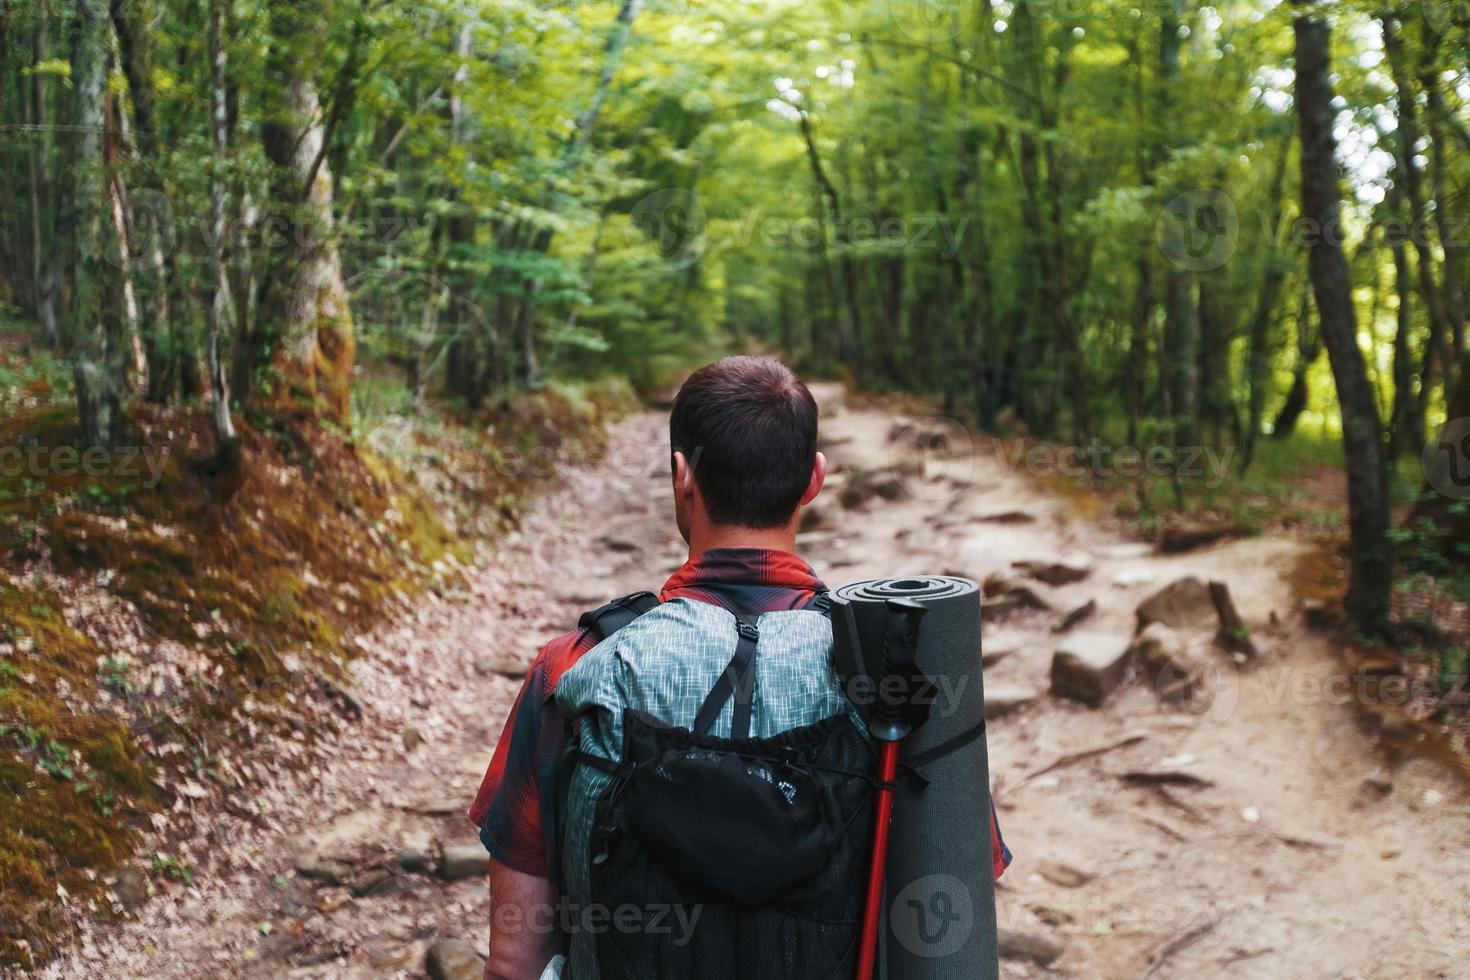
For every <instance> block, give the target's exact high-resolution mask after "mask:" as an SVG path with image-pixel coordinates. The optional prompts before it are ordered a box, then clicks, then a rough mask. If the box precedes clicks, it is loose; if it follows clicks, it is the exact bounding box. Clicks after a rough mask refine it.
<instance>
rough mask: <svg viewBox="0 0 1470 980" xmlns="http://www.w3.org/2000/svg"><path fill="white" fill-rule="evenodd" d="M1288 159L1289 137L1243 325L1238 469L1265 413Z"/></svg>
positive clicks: (1245, 463)
mask: <svg viewBox="0 0 1470 980" xmlns="http://www.w3.org/2000/svg"><path fill="white" fill-rule="evenodd" d="M1290 159H1291V140H1290V138H1283V139H1282V141H1281V155H1280V156H1279V157H1277V160H1276V170H1275V175H1274V176H1273V177H1272V179H1271V205H1270V207H1271V210H1270V213H1269V215H1268V220H1269V221H1270V231H1269V234H1270V236H1271V237H1270V241H1269V242H1268V247H1267V249H1266V268H1265V270H1264V271H1263V272H1262V273H1261V289H1260V292H1259V293H1258V294H1257V296H1256V306H1255V310H1254V311H1253V312H1252V314H1251V320H1250V326H1249V327H1247V328H1246V337H1247V342H1248V344H1249V350H1248V354H1247V357H1248V367H1247V372H1246V373H1247V375H1248V381H1249V383H1250V394H1249V396H1248V400H1247V403H1246V424H1245V431H1244V433H1243V438H1242V440H1241V443H1242V444H1241V459H1240V472H1242V473H1245V472H1246V471H1247V470H1249V469H1250V466H1251V462H1252V461H1253V460H1254V458H1255V451H1256V440H1257V439H1259V438H1260V435H1261V419H1262V418H1263V417H1264V415H1265V412H1266V393H1267V392H1268V391H1269V390H1270V388H1271V354H1272V345H1271V326H1272V324H1273V323H1274V322H1275V318H1276V306H1277V304H1278V303H1279V302H1280V301H1281V287H1282V286H1283V285H1285V283H1286V272H1287V269H1288V264H1287V260H1286V257H1285V256H1283V255H1282V254H1281V241H1280V229H1281V218H1282V210H1283V208H1282V205H1283V203H1284V202H1283V196H1284V192H1285V188H1286V169H1287V162H1288V161H1289V160H1290Z"/></svg>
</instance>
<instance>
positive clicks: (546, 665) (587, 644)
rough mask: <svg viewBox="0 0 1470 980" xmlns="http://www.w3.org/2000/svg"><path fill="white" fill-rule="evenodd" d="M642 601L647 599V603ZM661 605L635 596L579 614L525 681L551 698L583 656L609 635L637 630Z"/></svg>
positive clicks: (545, 648) (540, 655)
mask: <svg viewBox="0 0 1470 980" xmlns="http://www.w3.org/2000/svg"><path fill="white" fill-rule="evenodd" d="M643 597H647V601H645V600H644V598H643ZM662 605H666V603H660V602H659V601H658V597H657V596H655V595H653V594H652V593H649V592H635V593H631V594H629V595H626V596H620V597H618V598H616V599H613V600H611V601H609V602H608V603H606V604H605V605H602V606H599V607H597V608H596V609H592V610H588V611H586V612H583V613H581V614H580V615H579V617H578V621H577V625H576V626H575V627H573V628H572V629H569V630H567V631H566V632H565V633H562V634H560V635H558V636H556V637H554V638H552V639H551V640H550V641H548V642H547V643H546V644H545V645H544V646H543V647H542V648H541V650H540V652H539V653H537V655H536V659H535V661H534V662H533V663H532V665H531V670H530V672H529V674H528V676H527V681H528V682H534V683H535V684H536V687H537V689H538V691H539V692H540V693H542V694H544V695H545V696H548V697H549V696H551V695H552V694H553V693H555V691H556V685H557V682H558V681H560V680H561V678H562V676H563V675H564V674H566V672H567V671H569V670H571V669H572V668H573V667H574V666H576V664H577V661H579V660H581V659H582V656H583V655H584V654H586V653H587V652H588V651H589V650H591V649H592V648H593V647H595V646H597V645H598V644H599V643H601V642H602V640H603V639H604V638H606V637H608V636H610V635H611V634H613V633H621V632H622V631H623V630H624V629H627V628H628V627H630V626H636V625H637V622H638V620H640V619H642V618H643V617H644V616H645V615H646V614H647V613H648V612H650V611H652V610H653V609H655V608H659V607H661V606H662ZM619 609H628V610H632V611H634V615H631V616H627V615H619V614H618V610H619Z"/></svg>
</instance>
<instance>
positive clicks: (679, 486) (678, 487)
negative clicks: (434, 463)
mask: <svg viewBox="0 0 1470 980" xmlns="http://www.w3.org/2000/svg"><path fill="white" fill-rule="evenodd" d="M693 491H694V467H692V466H690V465H689V459H688V457H686V456H685V455H684V454H683V453H681V452H679V451H677V450H675V452H674V496H676V497H683V496H687V495H688V494H690V493H692V492H693Z"/></svg>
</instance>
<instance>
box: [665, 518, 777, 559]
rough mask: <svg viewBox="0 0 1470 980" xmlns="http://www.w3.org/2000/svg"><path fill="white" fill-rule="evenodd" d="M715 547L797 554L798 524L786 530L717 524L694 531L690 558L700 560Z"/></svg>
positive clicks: (690, 539)
mask: <svg viewBox="0 0 1470 980" xmlns="http://www.w3.org/2000/svg"><path fill="white" fill-rule="evenodd" d="M715 548H765V549H767V550H770V551H791V552H794V551H796V523H795V522H794V521H793V522H792V523H791V524H790V525H789V526H787V527H770V528H750V527H735V526H731V525H720V524H714V525H710V526H708V527H704V528H698V529H696V530H694V531H691V533H690V535H689V557H690V558H697V557H699V556H700V555H702V554H704V553H705V552H706V551H711V550H713V549H715Z"/></svg>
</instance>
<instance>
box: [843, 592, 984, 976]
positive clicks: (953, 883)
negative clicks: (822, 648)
mask: <svg viewBox="0 0 1470 980" xmlns="http://www.w3.org/2000/svg"><path fill="white" fill-rule="evenodd" d="M889 599H907V600H910V601H913V602H917V603H919V604H920V605H922V606H924V607H925V608H926V609H927V610H928V612H927V613H925V615H924V618H923V620H922V621H921V622H920V625H919V633H918V643H917V651H916V656H915V660H916V662H917V665H918V667H919V669H920V670H922V671H923V672H924V673H925V674H926V675H928V677H929V678H930V679H932V680H933V681H934V682H935V691H934V695H933V702H932V709H931V711H930V716H929V719H928V721H927V722H926V723H925V724H923V725H922V726H920V727H919V729H918V730H917V731H916V732H914V733H913V734H912V735H910V736H909V737H908V738H906V739H905V740H904V742H903V746H902V749H901V750H900V755H899V759H900V762H901V763H903V762H909V763H912V760H915V759H921V761H922V758H921V757H923V756H924V755H925V753H929V752H930V751H931V750H933V749H936V748H941V747H944V746H946V745H948V744H950V743H958V744H959V747H958V748H956V749H955V750H954V751H952V752H948V753H946V754H944V755H943V756H942V757H941V758H939V759H935V760H933V761H924V762H923V764H922V766H921V770H922V773H923V776H924V777H925V779H927V785H925V786H922V787H920V786H919V785H917V784H916V783H915V782H914V781H913V780H909V779H905V778H904V777H903V776H902V775H900V777H899V780H898V787H897V789H896V792H895V796H894V804H893V824H892V836H891V840H890V843H889V852H888V870H887V881H886V888H885V891H886V895H885V900H884V909H885V912H886V920H887V921H886V924H885V927H884V931H883V933H882V935H881V943H880V949H879V963H880V965H881V968H880V971H879V972H880V976H881V977H882V980H996V978H998V977H999V975H1000V962H999V957H998V955H997V946H996V922H995V879H994V868H993V864H992V855H991V839H990V813H991V810H990V768H989V762H988V759H987V756H986V748H985V737H984V727H983V726H984V722H985V689H984V680H983V678H982V676H981V669H980V587H979V586H978V585H977V584H976V583H974V582H972V581H971V580H969V579H965V578H956V577H953V576H948V575H912V576H906V577H902V578H890V579H873V580H871V581H867V582H855V583H853V584H851V585H847V586H843V587H842V588H840V589H838V590H837V591H836V592H835V593H833V597H832V619H833V633H834V638H835V640H836V646H835V648H834V654H835V659H836V661H837V669H838V673H839V675H840V678H841V680H842V681H843V683H844V684H848V685H851V684H852V677H853V676H854V675H855V674H864V675H867V676H870V677H879V676H881V675H882V669H881V665H882V657H883V645H884V635H885V629H886V623H887V610H886V607H885V605H884V604H885V602H886V601H887V600H889ZM853 637H856V638H857V640H858V642H857V643H855V644H854V643H853V642H852V638H853ZM852 689H853V688H852V687H849V690H852ZM977 731H978V732H979V733H980V734H979V737H973V738H968V739H967V738H966V736H970V735H974V733H976V732H977Z"/></svg>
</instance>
